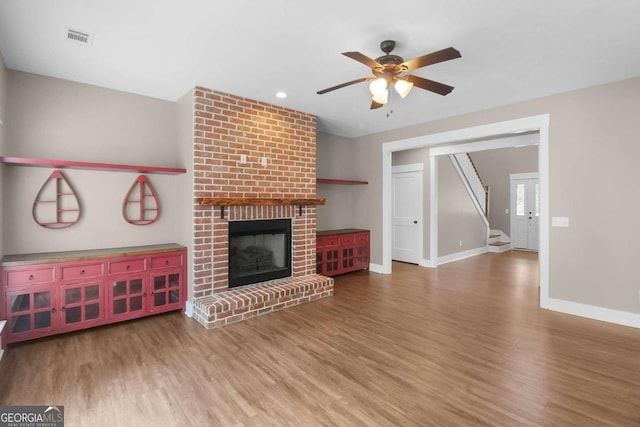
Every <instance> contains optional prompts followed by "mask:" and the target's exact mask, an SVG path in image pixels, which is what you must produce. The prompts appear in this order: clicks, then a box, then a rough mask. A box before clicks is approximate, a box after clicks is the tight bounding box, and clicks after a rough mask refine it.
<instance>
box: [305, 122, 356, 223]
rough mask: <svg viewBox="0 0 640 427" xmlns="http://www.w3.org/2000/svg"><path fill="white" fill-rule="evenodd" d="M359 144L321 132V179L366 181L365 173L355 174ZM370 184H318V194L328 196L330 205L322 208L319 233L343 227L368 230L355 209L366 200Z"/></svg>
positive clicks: (318, 167)
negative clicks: (367, 188)
mask: <svg viewBox="0 0 640 427" xmlns="http://www.w3.org/2000/svg"><path fill="white" fill-rule="evenodd" d="M355 156H356V154H355V144H353V142H352V140H351V139H349V138H343V137H340V136H335V135H329V134H325V133H318V136H317V147H316V157H317V163H316V164H317V167H316V175H317V177H318V178H331V179H350V180H364V181H366V178H365V177H364V175H363V174H362V173H357V172H355V171H354V167H353V166H354V163H355V162H356V161H357V159H356V157H355ZM366 187H368V185H341V184H318V186H317V195H318V197H324V198H325V199H326V204H325V205H324V206H318V208H317V211H316V215H317V218H316V221H317V226H318V230H335V229H339V228H366V227H362V226H361V224H362V223H361V222H360V221H359V220H358V218H355V216H354V211H353V209H354V206H355V205H357V204H358V203H365V201H364V200H362V197H363V194H364V193H365V190H366Z"/></svg>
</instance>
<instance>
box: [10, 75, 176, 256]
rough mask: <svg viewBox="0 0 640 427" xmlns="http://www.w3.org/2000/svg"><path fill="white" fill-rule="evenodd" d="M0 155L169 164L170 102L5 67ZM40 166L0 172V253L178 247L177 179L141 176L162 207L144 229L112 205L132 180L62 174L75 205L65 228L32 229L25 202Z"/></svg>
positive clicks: (172, 160) (44, 171)
mask: <svg viewBox="0 0 640 427" xmlns="http://www.w3.org/2000/svg"><path fill="white" fill-rule="evenodd" d="M7 76H8V80H7V82H8V84H7V112H6V121H5V126H6V132H7V134H6V137H7V139H6V153H7V154H8V155H11V156H17V157H35V158H44V159H47V158H49V159H61V160H77V161H88V162H102V163H123V164H138V165H152V166H169V167H176V166H181V167H184V165H177V164H176V159H177V154H178V153H177V148H176V147H177V145H178V144H177V137H178V135H177V119H176V103H174V102H168V101H162V100H158V99H153V98H148V97H143V96H139V95H132V94H128V93H124V92H117V91H113V90H108V89H103V88H99V87H95V86H89V85H85V84H80V83H74V82H69V81H65V80H60V79H54V78H50V77H43V76H37V75H33V74H28V73H23V72H17V71H8V75H7ZM51 172H52V169H50V168H34V167H24V166H8V165H5V167H4V180H5V181H4V189H5V194H4V196H5V197H4V198H3V202H4V203H3V216H4V227H3V228H4V239H3V241H4V251H5V253H25V252H49V251H61V250H75V249H79V248H86V249H90V248H105V247H117V246H135V245H145V244H155V243H170V242H179V241H180V240H181V232H180V229H179V228H178V227H176V226H175V224H177V223H179V222H180V220H181V218H182V213H181V210H180V203H176V198H177V195H178V194H181V189H180V187H179V180H178V179H176V178H177V177H176V176H175V175H158V174H149V175H147V177H148V178H149V179H150V181H151V183H152V185H153V186H154V188H155V190H156V192H157V194H158V196H159V199H160V206H161V209H162V212H161V216H160V220H159V221H158V222H157V223H154V224H151V225H147V226H134V225H131V224H128V223H127V222H125V220H124V219H123V218H122V214H121V205H122V201H123V199H124V197H125V194H126V193H127V191H128V189H129V188H130V186H131V184H132V183H133V181H134V180H135V178H136V177H137V176H138V174H137V173H129V172H106V171H93V170H71V169H68V170H64V171H63V173H64V175H65V176H66V178H67V179H68V180H69V181H70V183H71V184H72V185H73V186H74V187H75V190H76V192H77V193H78V196H79V199H80V203H81V204H82V207H83V213H82V217H81V219H80V222H79V223H78V224H76V225H74V226H72V227H70V228H66V229H61V230H52V229H46V228H43V227H40V226H39V225H37V224H36V223H35V222H34V220H33V218H32V217H31V207H32V203H33V200H34V198H35V196H36V194H37V193H38V191H39V189H40V187H41V186H42V184H43V183H44V182H45V180H46V179H47V178H48V176H49V175H50V174H51Z"/></svg>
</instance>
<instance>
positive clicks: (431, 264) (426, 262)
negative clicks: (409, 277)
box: [418, 259, 438, 268]
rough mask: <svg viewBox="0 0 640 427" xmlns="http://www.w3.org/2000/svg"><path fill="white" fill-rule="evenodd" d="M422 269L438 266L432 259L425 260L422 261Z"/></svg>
mask: <svg viewBox="0 0 640 427" xmlns="http://www.w3.org/2000/svg"><path fill="white" fill-rule="evenodd" d="M418 265H420V267H427V268H436V267H437V266H438V265H437V264H436V263H435V262H433V261H431V260H430V259H423V260H422V261H420V264H418Z"/></svg>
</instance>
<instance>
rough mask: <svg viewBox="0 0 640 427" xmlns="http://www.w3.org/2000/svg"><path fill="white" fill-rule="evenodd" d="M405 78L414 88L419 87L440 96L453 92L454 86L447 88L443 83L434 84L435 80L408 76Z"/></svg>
mask: <svg viewBox="0 0 640 427" xmlns="http://www.w3.org/2000/svg"><path fill="white" fill-rule="evenodd" d="M404 78H405V79H407V81H410V82H411V83H413V85H414V86H418V87H419V88H420V89H426V90H429V91H431V92H435V93H437V94H440V95H447V94H448V93H449V92H451V91H452V90H453V86H447V85H445V84H443V83H438V82H434V81H433V80H429V79H425V78H423V77H418V76H412V75H407V76H405V77H404Z"/></svg>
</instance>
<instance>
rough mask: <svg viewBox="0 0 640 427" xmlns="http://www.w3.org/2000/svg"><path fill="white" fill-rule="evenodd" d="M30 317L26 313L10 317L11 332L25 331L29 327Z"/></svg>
mask: <svg viewBox="0 0 640 427" xmlns="http://www.w3.org/2000/svg"><path fill="white" fill-rule="evenodd" d="M30 320H31V318H30V316H29V315H28V314H22V315H20V316H13V317H12V318H11V332H12V333H14V334H15V333H17V332H26V331H28V330H29V329H30V327H31V325H29V322H30Z"/></svg>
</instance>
